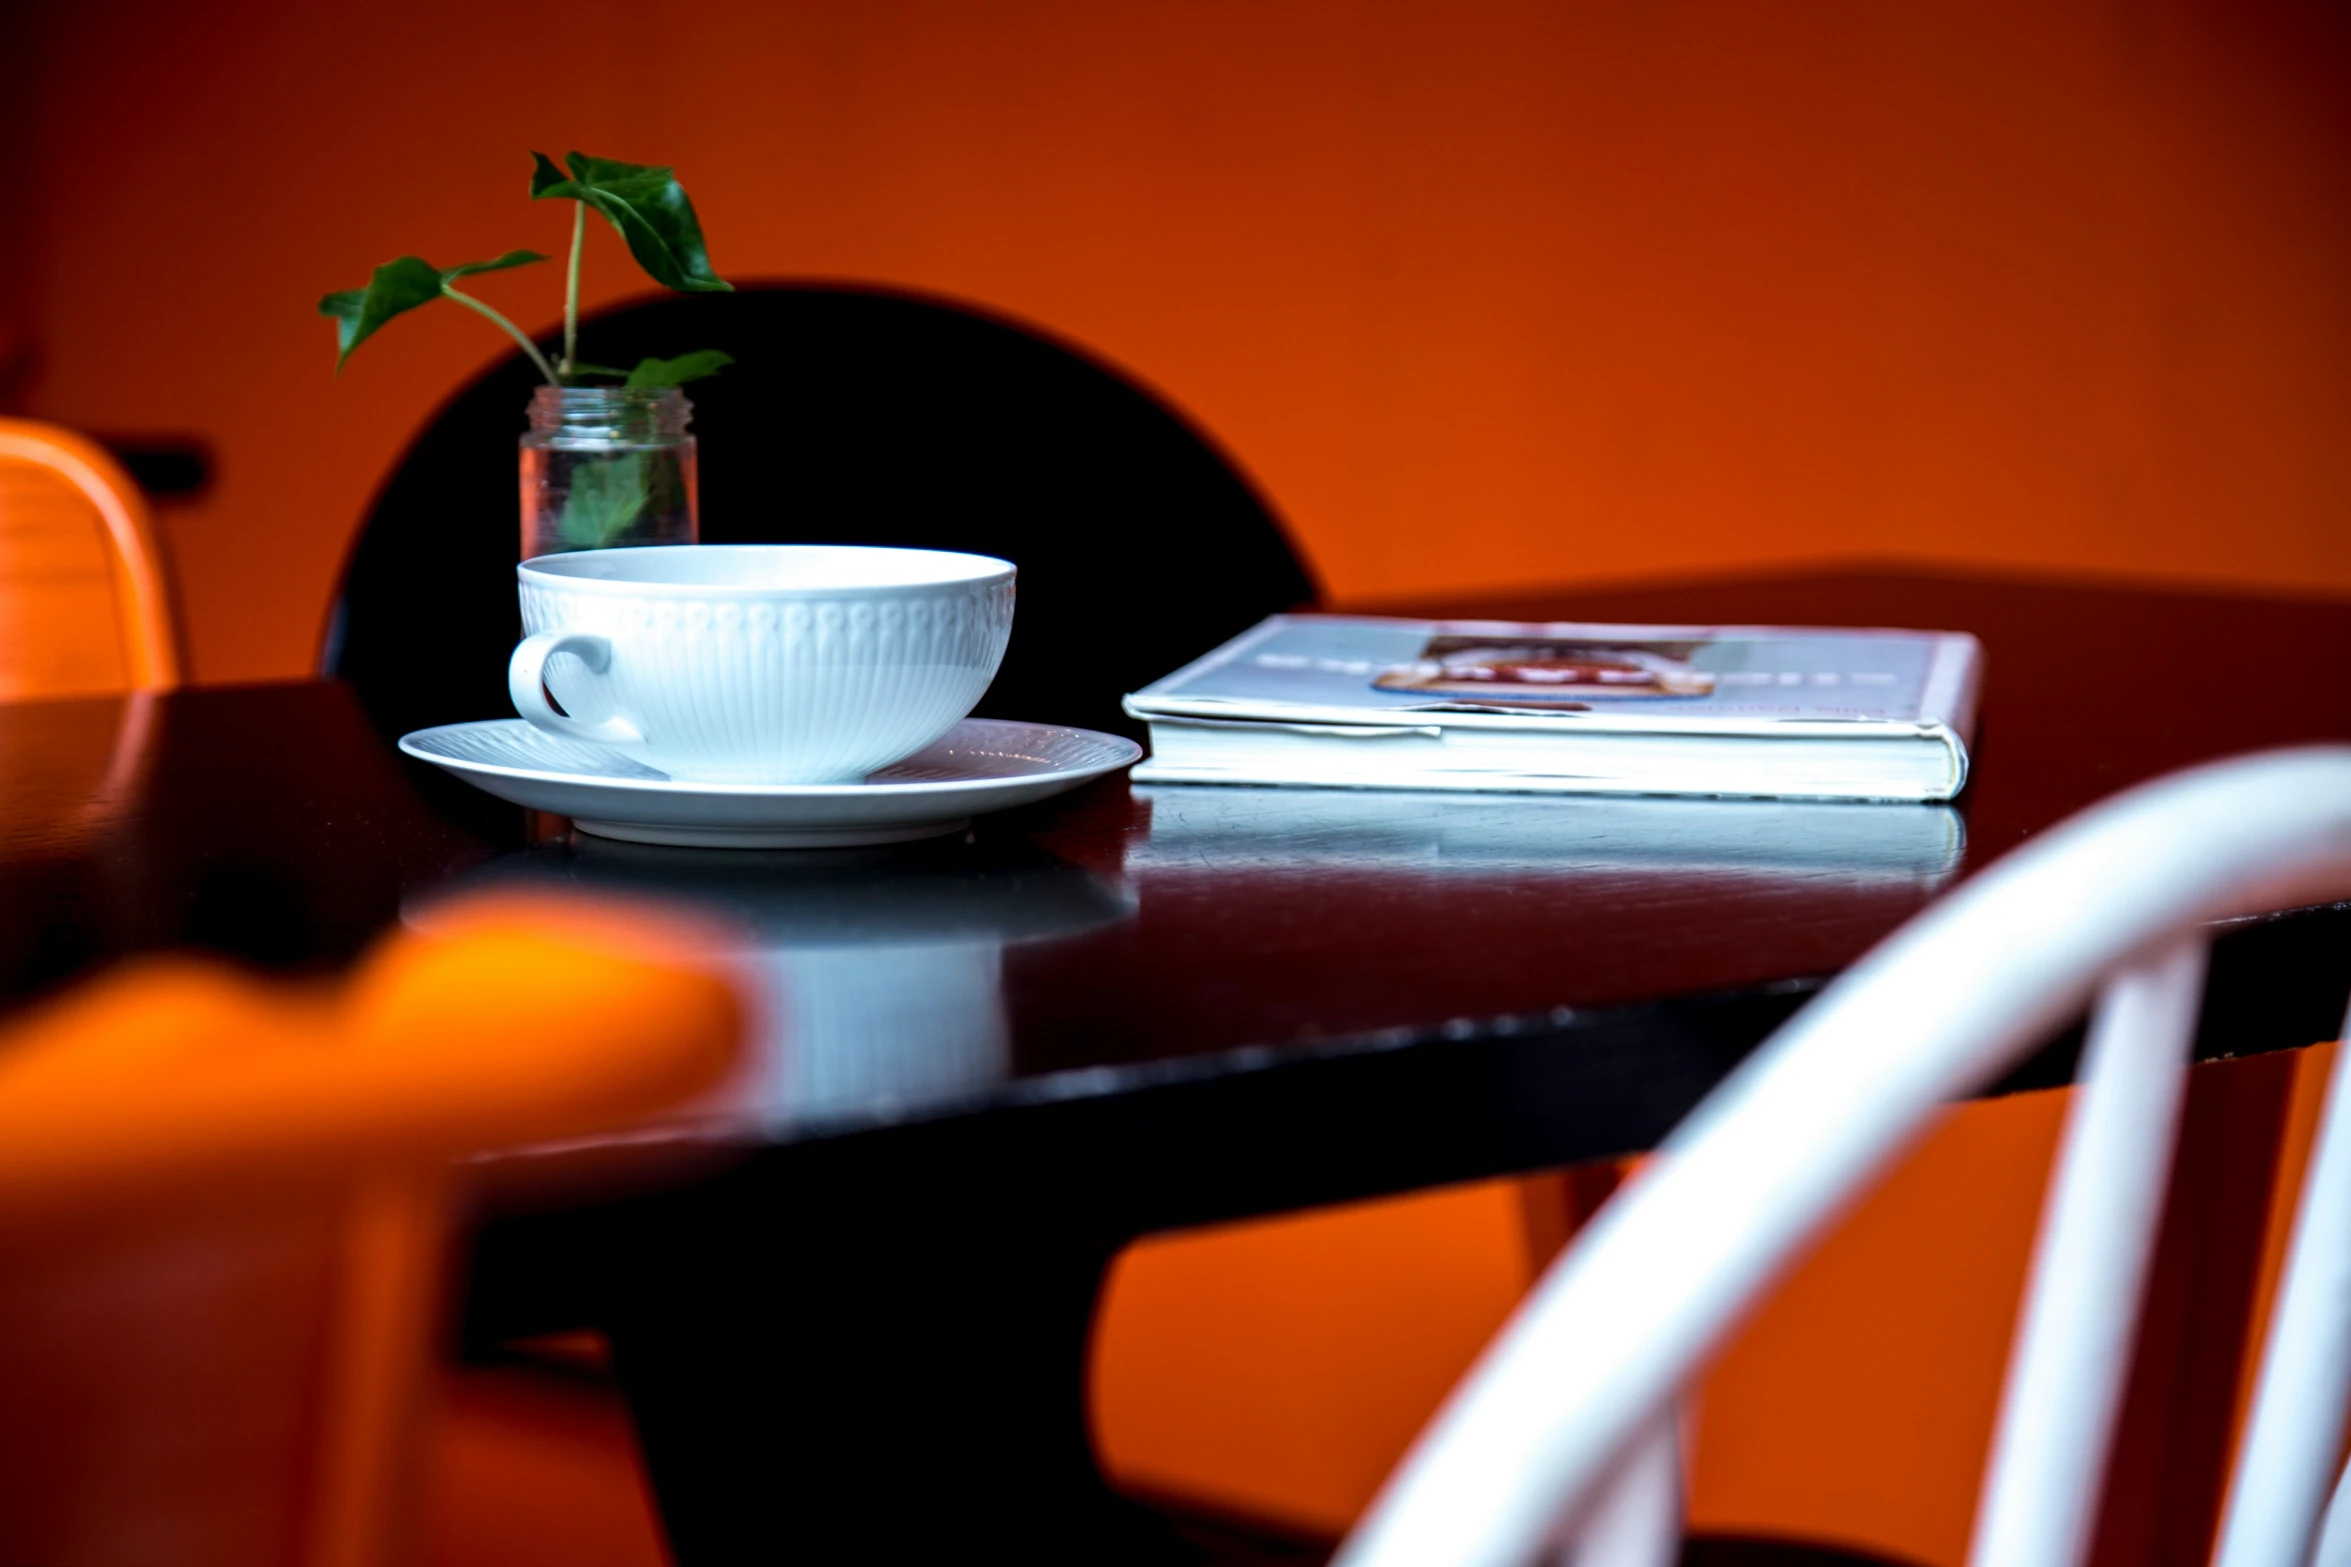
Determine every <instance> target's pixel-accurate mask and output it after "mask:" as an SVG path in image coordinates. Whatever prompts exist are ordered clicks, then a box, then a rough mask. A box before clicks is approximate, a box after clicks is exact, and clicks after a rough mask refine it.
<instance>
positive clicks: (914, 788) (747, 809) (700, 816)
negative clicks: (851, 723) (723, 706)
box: [400, 718, 1143, 849]
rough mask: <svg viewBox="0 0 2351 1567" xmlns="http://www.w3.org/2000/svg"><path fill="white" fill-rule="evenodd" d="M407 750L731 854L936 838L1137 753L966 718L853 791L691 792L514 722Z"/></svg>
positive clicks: (511, 791) (474, 780) (1045, 728)
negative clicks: (724, 849) (935, 739)
mask: <svg viewBox="0 0 2351 1567" xmlns="http://www.w3.org/2000/svg"><path fill="white" fill-rule="evenodd" d="M400 749H401V750H403V751H405V752H407V753H408V754H409V755H410V756H413V757H416V758H418V759H419V760H420V761H426V762H430V763H432V764H433V765H434V766H436V767H440V768H444V769H446V770H447V771H449V772H452V773H455V774H456V775H457V776H458V777H460V778H462V779H464V780H465V781H466V782H467V783H470V784H472V785H474V786H475V787H476V788H480V789H486V790H488V791H489V792H490V793H492V794H494V795H496V796H498V797H499V798H500V799H502V800H512V801H513V802H514V803H515V804H517V805H527V806H529V807H531V808H532V809H533V810H540V811H552V812H554V813H555V814H556V815H558V816H568V817H570V818H571V819H572V824H573V825H574V826H576V827H578V828H579V829H580V831H582V832H591V833H595V834H596V835H597V836H599V837H604V838H627V839H631V840H633V841H635V842H637V843H679V844H692V845H694V846H696V847H700V848H726V849H813V848H837V847H847V846H850V845H854V844H865V843H905V842H908V841H910V840H912V839H916V838H935V837H938V836H940V835H941V834H943V833H951V832H961V831H962V830H963V829H964V828H965V827H966V826H968V825H970V823H971V819H972V818H973V817H974V816H978V815H981V814H983V813H985V812H988V811H1002V810H1009V809H1010V808H1011V807H1013V806H1016V805H1028V804H1031V803H1033V802H1035V801H1038V800H1042V799H1046V798H1048V797H1050V796H1052V795H1056V794H1060V793H1061V792H1062V791H1064V790H1066V789H1074V788H1076V787H1077V786H1078V785H1079V784H1082V783H1087V782H1090V781H1092V780H1093V779H1096V778H1099V777H1101V776H1102V775H1103V774H1105V773H1114V772H1117V771H1118V770H1119V769H1120V768H1122V767H1127V766H1131V765H1132V764H1133V763H1134V762H1136V761H1137V760H1139V759H1140V758H1141V757H1142V754H1143V748H1142V747H1141V746H1139V745H1136V744H1135V743H1134V742H1133V741H1132V740H1122V739H1120V738H1118V737H1117V736H1116V735H1105V734H1096V733H1095V732H1094V731H1093V730H1091V729H1062V728H1058V727H1056V726H1054V725H1052V724H1016V723H1010V722H1007V721H1005V720H1003V719H996V718H967V719H965V720H964V721H963V722H962V723H960V724H957V725H956V726H955V727H954V728H953V729H950V730H948V731H947V734H946V737H945V738H944V739H942V740H940V741H939V742H938V743H937V744H935V745H932V746H930V747H929V748H928V749H925V750H921V751H917V752H915V753H914V755H912V756H910V757H908V758H906V760H904V761H903V762H896V763H893V764H891V765H890V766H888V767H885V768H883V769H882V770H881V771H880V772H878V773H875V774H873V775H872V776H870V777H868V778H867V779H866V780H865V781H864V782H862V783H848V784H705V783H693V782H689V781H687V780H684V779H676V778H672V777H670V776H669V775H668V774H666V773H659V772H655V771H654V770H653V769H652V768H650V767H645V766H642V765H640V764H639V763H636V762H632V761H630V760H629V759H628V758H626V757H624V756H622V755H620V754H619V753H618V752H617V751H608V750H606V749H604V748H603V747H602V746H597V745H590V744H587V743H584V742H580V741H574V740H565V739H561V738H558V737H557V736H555V735H551V734H548V733H546V732H545V731H543V730H538V729H534V728H532V727H531V726H530V725H529V724H528V723H526V722H524V721H523V720H522V719H519V718H498V719H490V720H486V721H484V722H481V723H472V724H443V725H441V726H440V727H439V728H437V729H419V730H417V731H416V732H415V733H414V734H409V735H403V736H401V737H400Z"/></svg>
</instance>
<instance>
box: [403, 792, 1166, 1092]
mask: <svg viewBox="0 0 2351 1567" xmlns="http://www.w3.org/2000/svg"><path fill="white" fill-rule="evenodd" d="M518 886H519V887H531V888H564V889H571V890H578V891H586V892H594V893H602V894H605V895H622V896H629V897H637V898H648V899H652V900H655V901H658V902H663V903H672V904H678V905H681V906H684V907H686V908H688V909H691V910H692V911H694V912H695V913H697V914H699V915H700V916H702V917H703V918H705V919H715V920H716V922H717V923H718V925H719V927H720V928H722V929H724V930H726V931H729V932H731V938H730V939H729V942H728V950H727V952H726V954H725V956H726V957H727V958H728V959H729V960H730V961H731V962H733V963H735V964H738V965H739V972H740V973H741V975H742V977H743V980H744V984H745V988H746V990H747V991H748V992H749V994H750V995H751V997H752V1001H753V1008H754V1013H755V1016H756V1019H757V1021H756V1022H755V1025H754V1028H755V1033H756V1038H757V1048H756V1050H755V1052H754V1064H753V1066H752V1068H751V1070H750V1073H749V1075H748V1076H747V1078H746V1079H745V1080H744V1081H743V1082H741V1083H739V1084H737V1085H736V1086H735V1087H734V1088H733V1089H731V1090H730V1091H729V1092H728V1093H727V1094H726V1095H725V1096H724V1098H723V1099H722V1100H721V1101H719V1102H717V1103H715V1104H709V1105H704V1106H702V1107H699V1114H701V1115H703V1116H713V1115H714V1116H716V1117H718V1118H719V1119H720V1120H722V1121H723V1122H725V1123H728V1124H730V1125H736V1126H741V1125H743V1124H744V1123H745V1122H748V1123H749V1127H750V1128H751V1129H754V1130H757V1131H764V1132H768V1133H772V1134H782V1133H785V1132H787V1131H790V1132H807V1131H812V1130H819V1129H824V1128H829V1127H833V1126H839V1125H845V1124H858V1123H872V1122H877V1121H889V1120H896V1119H901V1118H903V1117H906V1116H910V1115H916V1114H922V1113H928V1112H934V1111H937V1110H940V1109H943V1108H946V1107H948V1106H950V1105H952V1104H954V1103H956V1102H958V1101H960V1100H965V1099H968V1098H971V1097H973V1096H975V1095H978V1094H981V1093H984V1092H985V1091H986V1090H988V1089H990V1088H993V1087H995V1086H996V1085H998V1084H1000V1083H1001V1082H1003V1081H1004V1080H1005V1079H1006V1078H1007V1077H1009V1076H1010V1075H1011V1071H1012V1049H1011V1025H1010V1022H1009V1021H1008V1019H1007V1016H1006V1012H1005V1003H1004V995H1003V950H1004V948H1005V946H1006V945H1007V944H1011V943H1019V942H1028V941H1039V940H1044V939H1048V938H1052V937H1056V936H1066V935H1069V934H1072V933H1074V932H1078V931H1083V930H1087V929H1090V928H1093V927H1096V926H1100V925H1105V924H1109V923H1112V922H1115V921H1118V920H1123V919H1127V918H1130V917H1131V916H1132V915H1133V912H1134V906H1135V905H1134V899H1133V897H1132V895H1131V894H1130V893H1129V892H1128V891H1127V890H1126V888H1125V887H1123V886H1122V885H1120V884H1119V883H1117V882H1115V881H1113V880H1110V879H1108V878H1105V877H1102V876H1099V875H1096V874H1094V873H1093V872H1091V871H1087V870H1084V869H1081V868H1080V867H1078V866H1075V865H1072V864H1070V863H1069V862H1068V861H1066V860H1063V859H1060V858H1058V857H1056V856H1054V855H1052V854H1049V853H1046V852H1045V851H1043V850H1041V849H1036V848H1032V847H1030V846H1028V845H1026V844H1022V843H1019V842H1017V841H1013V842H1007V843H1000V844H972V843H953V844H945V845H939V844H930V845H908V846H894V847H883V848H871V849H821V850H709V849H675V848H663V847H660V846H657V845H652V844H638V843H623V842H619V841H616V840H612V839H604V838H597V837H593V836H590V835H588V834H585V833H574V834H572V835H571V836H570V838H569V840H568V841H567V842H561V843H549V844H544V845H541V846H539V847H537V848H534V849H529V850H525V851H523V852H521V853H517V854H510V855H506V856H504V857H502V858H499V859H496V860H493V861H491V862H489V863H488V864H486V865H484V866H482V867H481V868H480V869H479V870H477V871H476V872H474V873H473V874H471V875H469V876H466V877H464V878H462V879H460V880H459V881H457V882H454V883H450V884H447V885H445V886H443V887H440V888H437V889H435V891H434V893H433V894H431V895H429V896H428V897H426V898H424V899H421V900H418V902H417V903H416V904H415V905H414V906H413V907H412V909H411V910H410V911H409V913H408V916H407V917H409V918H410V919H411V920H413V921H416V922H420V923H429V921H430V917H431V909H432V907H433V905H434V903H436V902H437V901H438V899H439V898H440V897H443V896H446V895H449V894H451V893H456V892H463V891H476V890H481V889H484V888H489V887H518Z"/></svg>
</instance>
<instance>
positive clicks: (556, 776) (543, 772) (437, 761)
mask: <svg viewBox="0 0 2351 1567" xmlns="http://www.w3.org/2000/svg"><path fill="white" fill-rule="evenodd" d="M508 724H520V725H522V726H523V727H524V728H526V729H528V728H530V727H531V724H530V720H529V719H527V718H473V719H466V720H463V721H461V722H458V723H453V724H429V725H427V726H426V727H424V728H422V729H412V730H410V731H409V732H408V733H406V734H404V735H402V736H401V737H400V741H399V747H400V751H401V753H402V754H403V755H405V756H411V757H414V758H415V759H416V760H418V761H420V762H427V763H430V764H431V765H432V766H435V767H439V768H443V769H446V770H451V771H464V772H477V773H490V774H495V775H497V776H499V777H502V778H521V779H527V780H532V781H536V782H541V783H560V784H573V785H590V786H593V787H596V788H600V789H629V790H635V791H640V792H643V793H646V794H657V795H667V794H690V795H704V796H708V795H724V796H729V797H734V798H742V799H762V800H764V799H782V800H792V799H812V798H832V799H839V798H843V797H851V798H870V797H875V796H891V797H906V796H921V795H927V794H947V793H960V792H963V791H967V790H972V789H986V788H990V787H1017V786H1020V785H1024V784H1034V783H1036V782H1037V781H1038V780H1040V779H1044V778H1069V779H1080V780H1082V779H1085V778H1089V777H1100V776H1102V775H1104V774H1107V773H1112V772H1116V771H1118V770H1120V769H1121V768H1126V767H1132V766H1134V765H1135V764H1136V763H1137V762H1139V761H1141V760H1142V759H1143V748H1142V747H1141V746H1140V745H1138V744H1136V743H1135V742H1134V741H1132V740H1129V739H1128V738H1127V737H1126V736H1124V735H1114V734H1107V733H1105V732H1103V731H1102V730H1099V729H1081V728H1079V727H1077V726H1076V725H1075V724H1040V723H1032V722H1030V721H1028V720H1026V719H1019V718H961V719H957V720H956V722H955V725H954V728H951V729H949V730H948V731H947V733H946V734H943V735H941V736H940V737H939V738H938V739H937V740H934V741H932V742H931V745H937V744H940V743H941V742H943V741H945V740H948V739H950V738H951V737H953V735H954V734H955V732H956V730H958V729H961V728H963V727H964V726H965V725H966V724H1001V725H1004V726H1006V727H1009V728H1013V729H1022V730H1028V731H1031V732H1035V731H1048V732H1059V733H1061V734H1071V735H1084V736H1086V737H1088V738H1089V739H1094V740H1100V741H1106V742H1108V743H1109V744H1110V745H1111V746H1113V747H1120V748H1123V749H1124V750H1125V751H1126V752H1127V753H1128V754H1127V755H1125V756H1121V757H1116V758H1114V759H1113V760H1110V761H1105V762H1099V763H1088V764H1086V765H1084V766H1071V767H1055V768H1053V769H1051V770H1050V771H1047V772H1042V773H1015V774H1013V775H1011V776H1010V777H1002V776H995V777H972V778H929V779H922V780H906V781H895V780H893V781H890V782H886V783H871V782H868V781H865V780H863V779H860V780H859V781H857V782H855V783H829V784H736V783H699V782H696V781H694V780H692V779H686V778H623V777H614V776H613V775H611V774H609V773H574V772H561V771H557V770H555V769H552V768H545V767H509V766H506V765H504V764H502V763H498V762H477V761H473V760H470V759H467V758H463V757H454V756H442V755H437V754H435V753H433V752H430V751H426V750H422V749H419V748H418V747H416V746H414V745H412V744H411V743H410V742H411V741H415V740H419V739H421V738H423V737H424V736H426V735H433V734H442V733H446V732H448V731H451V730H459V729H476V730H478V729H483V728H490V727H503V726H505V725H508ZM929 749H930V746H925V747H923V750H926V751H927V750H929ZM914 754H915V755H918V756H919V755H920V754H921V752H920V751H918V752H915V753H914ZM892 765H896V764H892Z"/></svg>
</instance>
